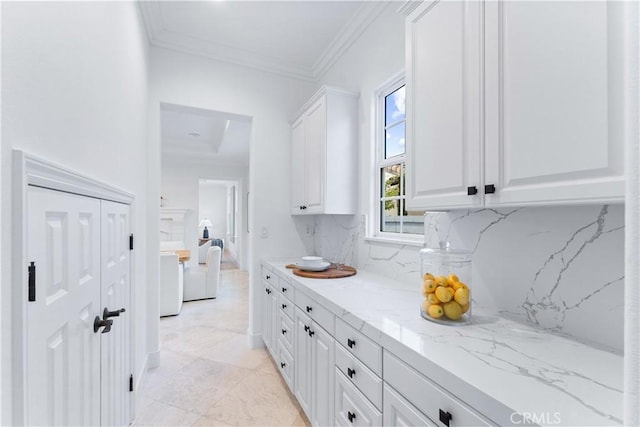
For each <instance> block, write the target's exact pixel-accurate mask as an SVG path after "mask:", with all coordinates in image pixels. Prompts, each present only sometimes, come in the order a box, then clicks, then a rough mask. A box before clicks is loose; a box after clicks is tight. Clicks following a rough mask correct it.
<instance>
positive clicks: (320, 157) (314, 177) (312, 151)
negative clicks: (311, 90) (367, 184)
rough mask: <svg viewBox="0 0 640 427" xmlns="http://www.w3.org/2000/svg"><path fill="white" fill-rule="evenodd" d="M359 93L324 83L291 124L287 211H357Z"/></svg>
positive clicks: (299, 212) (330, 212)
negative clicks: (289, 181) (289, 179)
mask: <svg viewBox="0 0 640 427" xmlns="http://www.w3.org/2000/svg"><path fill="white" fill-rule="evenodd" d="M357 126H358V95H356V94H353V93H351V92H346V91H343V90H340V89H336V88H331V87H326V86H325V87H323V88H322V89H321V90H320V91H319V92H317V93H316V94H315V95H314V96H313V97H312V98H311V99H310V100H309V102H307V104H305V106H304V107H303V108H302V109H301V111H300V112H299V113H298V114H297V116H296V119H295V120H294V121H293V124H292V126H291V173H292V176H291V213H292V214H294V215H305V214H355V213H356V209H357V197H356V194H357V192H356V191H357V174H356V172H357V148H358V147H357V145H358V131H357Z"/></svg>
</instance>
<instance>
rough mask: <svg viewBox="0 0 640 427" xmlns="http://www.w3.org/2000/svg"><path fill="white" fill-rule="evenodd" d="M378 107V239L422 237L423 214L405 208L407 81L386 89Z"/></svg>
mask: <svg viewBox="0 0 640 427" xmlns="http://www.w3.org/2000/svg"><path fill="white" fill-rule="evenodd" d="M377 104H378V114H377V118H378V120H377V123H376V127H377V129H376V131H377V132H376V134H377V135H378V138H377V145H378V147H377V148H378V149H377V153H378V155H377V164H376V168H375V174H376V177H375V179H376V181H377V182H378V185H377V188H376V192H377V196H376V198H375V204H376V206H375V209H376V213H377V214H376V219H377V224H378V226H377V233H376V235H377V236H379V237H390V238H398V235H402V234H404V235H423V234H424V212H422V211H407V210H406V206H405V175H406V170H405V122H406V116H405V86H404V78H401V79H400V78H397V79H394V81H393V82H391V83H390V84H389V85H386V86H385V87H384V88H383V89H382V90H381V91H380V92H379V93H378V103H377Z"/></svg>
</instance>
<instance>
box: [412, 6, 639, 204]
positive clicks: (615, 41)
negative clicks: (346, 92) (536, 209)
mask: <svg viewBox="0 0 640 427" xmlns="http://www.w3.org/2000/svg"><path fill="white" fill-rule="evenodd" d="M625 7H626V6H625V5H624V4H623V3H622V2H504V1H497V2H486V3H482V2H472V1H469V2H464V1H461V2H430V1H429V2H424V3H422V4H421V5H420V6H418V7H417V8H416V9H415V10H413V11H412V12H411V14H410V15H409V16H408V17H407V22H406V41H407V156H408V179H407V197H408V200H407V204H408V206H410V207H412V208H423V209H435V208H473V207H481V206H508V205H542V204H566V203H594V202H611V201H622V200H623V195H624V170H623V161H624V159H623V155H624V153H623V137H624V135H623V130H624V128H625V123H624V120H625V109H624V105H625V102H626V99H625V96H630V95H629V94H627V93H625V91H624V85H625V79H624V77H625V72H626V69H625V66H626V64H625V63H624V54H625V52H624V49H626V48H627V47H626V46H627V45H629V43H626V41H625V37H627V36H626V35H625V25H626V21H627V20H629V19H630V17H629V16H627V15H628V14H626V13H625ZM540 22H544V23H545V24H544V25H542V26H541V25H540ZM483 41H484V42H483Z"/></svg>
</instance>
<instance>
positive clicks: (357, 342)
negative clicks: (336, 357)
mask: <svg viewBox="0 0 640 427" xmlns="http://www.w3.org/2000/svg"><path fill="white" fill-rule="evenodd" d="M335 337H336V341H337V342H339V343H340V344H342V345H343V346H344V348H345V349H347V351H348V352H349V353H351V354H353V355H354V356H356V357H357V358H358V359H360V360H361V361H362V362H364V364H365V365H367V367H368V368H369V369H371V370H372V371H373V372H375V373H376V375H378V376H380V377H381V376H382V347H380V346H379V345H378V344H376V343H375V342H373V341H372V340H371V339H370V338H367V337H365V336H364V335H363V334H362V333H361V332H359V331H357V330H355V329H354V328H353V327H351V326H349V325H348V324H346V323H345V322H344V321H343V320H341V319H336V333H335Z"/></svg>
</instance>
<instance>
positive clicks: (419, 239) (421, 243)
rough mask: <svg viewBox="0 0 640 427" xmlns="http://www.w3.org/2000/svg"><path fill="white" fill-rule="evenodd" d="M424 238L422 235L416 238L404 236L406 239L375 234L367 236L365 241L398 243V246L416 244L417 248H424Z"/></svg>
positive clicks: (388, 243)
mask: <svg viewBox="0 0 640 427" xmlns="http://www.w3.org/2000/svg"><path fill="white" fill-rule="evenodd" d="M423 239H424V238H423V237H422V236H419V237H416V238H413V239H412V238H404V239H399V238H392V237H379V236H375V237H365V238H364V241H365V242H370V243H384V244H387V245H396V246H415V247H417V248H422V247H424V240H423Z"/></svg>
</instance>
